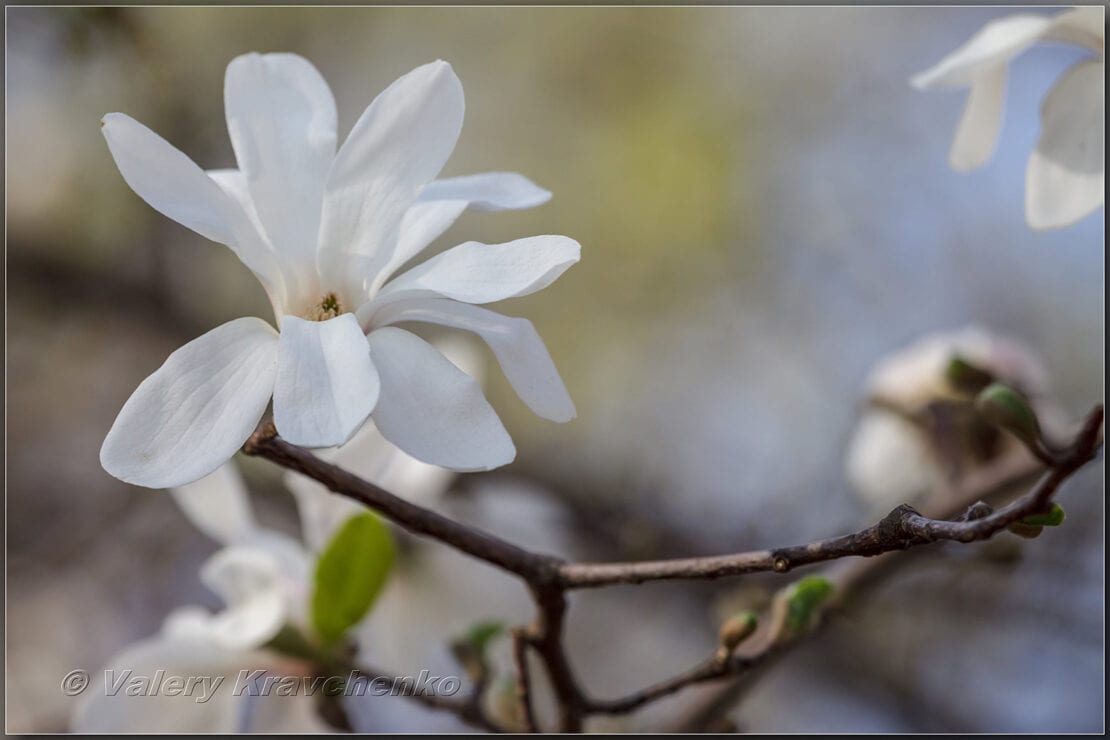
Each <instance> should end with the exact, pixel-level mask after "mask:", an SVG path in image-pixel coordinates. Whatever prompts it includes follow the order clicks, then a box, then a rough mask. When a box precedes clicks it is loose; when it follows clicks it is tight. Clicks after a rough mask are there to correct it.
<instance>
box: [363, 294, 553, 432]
mask: <svg viewBox="0 0 1110 740" xmlns="http://www.w3.org/2000/svg"><path fill="white" fill-rule="evenodd" d="M377 320H378V321H379V322H380V323H381V324H382V325H385V324H395V323H400V322H403V321H424V322H428V323H432V324H440V325H442V326H450V327H454V328H456V329H465V330H467V331H472V332H475V333H476V334H478V335H479V336H481V337H482V339H484V340H485V341H486V343H487V344H489V347H490V349H491V350H493V353H494V355H496V357H497V361H498V362H499V363H500V364H501V369H502V371H504V373H505V377H506V378H508V379H509V383H511V384H512V386H513V389H514V390H515V391H516V392H517V395H519V396H520V398H521V400H522V401H524V402H525V403H526V404H528V408H530V409H532V411H534V412H535V413H536V414H538V415H539V416H542V417H544V418H545V419H551V420H552V421H558V422H565V421H570V420H571V419H573V418H574V417H575V411H574V402H573V401H571V399H570V394H568V393H567V389H566V386H564V385H563V380H562V378H560V377H559V371H558V370H556V369H555V363H554V362H552V360H551V355H550V354H549V353H548V351H547V347H545V346H544V343H543V340H542V339H540V335H539V334H538V333H537V332H536V329H535V327H534V326H532V322H531V321H528V320H527V319H517V318H510V317H508V316H502V315H501V314H499V313H494V312H493V311H488V310H486V309H484V308H478V307H477V306H470V305H467V304H465V303H458V302H456V301H450V300H446V299H443V298H424V299H415V300H411V301H402V302H398V303H395V304H392V305H390V306H388V307H386V308H384V309H383V310H382V312H381V313H380V314H379V315H378V317H377Z"/></svg>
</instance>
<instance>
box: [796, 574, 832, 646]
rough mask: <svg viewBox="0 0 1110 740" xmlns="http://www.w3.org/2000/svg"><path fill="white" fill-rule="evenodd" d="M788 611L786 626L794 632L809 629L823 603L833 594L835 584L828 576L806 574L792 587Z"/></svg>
mask: <svg viewBox="0 0 1110 740" xmlns="http://www.w3.org/2000/svg"><path fill="white" fill-rule="evenodd" d="M790 588H791V590H792V593H791V594H790V596H789V599H790V600H789V604H788V606H787V612H786V628H787V629H788V630H789V631H790V632H793V633H798V632H802V631H804V630H806V629H809V627H810V625H811V624H813V621H814V619H815V618H816V616H817V612H818V610H819V609H820V608H821V605H822V604H824V603H825V601H826V599H828V598H829V596H830V595H832V592H833V586H832V583H830V582H829V580H828V579H827V578H822V577H821V576H806V577H805V578H803V579H802V580H800V581H798V582H797V583H795V584H794V585H793V586H791V587H790Z"/></svg>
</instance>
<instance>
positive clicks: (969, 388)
mask: <svg viewBox="0 0 1110 740" xmlns="http://www.w3.org/2000/svg"><path fill="white" fill-rule="evenodd" d="M944 378H945V380H947V381H948V385H950V386H951V387H952V389H953V390H955V391H959V392H960V393H966V394H967V395H970V396H974V395H976V394H977V393H979V392H980V391H982V390H983V389H984V388H986V387H987V386H988V385H990V384H991V383H993V382H994V376H993V375H991V374H990V373H988V372H987V371H986V370H983V369H982V368H979V367H976V366H975V365H972V364H971V363H970V362H968V361H967V360H965V359H964V358H962V357H960V356H959V355H955V356H953V357H952V359H951V360H949V361H948V367H946V368H945V369H944Z"/></svg>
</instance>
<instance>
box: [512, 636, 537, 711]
mask: <svg viewBox="0 0 1110 740" xmlns="http://www.w3.org/2000/svg"><path fill="white" fill-rule="evenodd" d="M512 638H513V665H514V667H515V669H516V701H517V714H518V715H519V716H518V719H519V720H520V724H521V727H522V728H523V730H524V731H525V732H537V731H538V725H537V724H536V715H535V714H534V713H533V711H532V679H531V676H530V674H529V673H528V655H527V653H526V651H527V648H528V638H527V637H526V636H525V634H524V630H521V629H514V630H513V634H512Z"/></svg>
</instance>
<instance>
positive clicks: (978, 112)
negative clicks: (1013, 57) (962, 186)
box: [948, 63, 1006, 172]
mask: <svg viewBox="0 0 1110 740" xmlns="http://www.w3.org/2000/svg"><path fill="white" fill-rule="evenodd" d="M1005 98H1006V65H1005V64H1004V63H1001V64H996V65H994V66H991V67H985V68H984V69H983V70H982V71H980V72H979V73H978V75H976V77H975V80H974V81H973V82H972V83H971V92H970V93H968V96H967V105H966V107H965V108H964V113H963V116H962V117H961V118H960V126H959V128H958V129H956V138H955V139H954V140H953V142H952V149H951V151H950V152H949V154H948V163H949V165H951V167H952V169H954V170H957V171H959V172H966V171H967V170H972V169H975V168H976V167H980V166H982V165H983V164H985V163H986V161H987V160H988V159H990V157H991V154H993V153H994V145H995V142H997V141H998V130H999V129H1000V128H1001V127H1002V106H1003V102H1004V100H1005Z"/></svg>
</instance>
